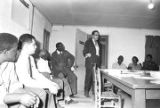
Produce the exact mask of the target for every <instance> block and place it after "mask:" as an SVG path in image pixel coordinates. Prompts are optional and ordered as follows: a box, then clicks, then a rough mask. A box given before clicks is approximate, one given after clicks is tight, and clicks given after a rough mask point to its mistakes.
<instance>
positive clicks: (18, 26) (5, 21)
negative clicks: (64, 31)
mask: <svg viewBox="0 0 160 108" xmlns="http://www.w3.org/2000/svg"><path fill="white" fill-rule="evenodd" d="M25 1H26V2H27V3H29V9H27V8H25V7H24V6H23V5H22V4H21V3H20V1H19V0H0V33H1V32H7V33H12V34H14V35H15V36H17V37H19V36H20V35H21V34H23V33H31V28H32V17H34V20H33V30H32V33H33V35H34V36H35V37H36V38H37V40H38V41H40V42H41V43H42V42H43V30H44V28H45V29H46V30H48V31H51V29H52V24H51V23H50V22H49V21H48V20H47V18H46V17H44V16H43V15H42V14H41V13H40V12H39V11H38V10H37V9H36V8H34V15H33V14H32V12H33V6H32V4H31V2H30V1H29V0H25ZM13 4H14V6H13ZM13 14H15V16H14V17H13ZM24 15H25V18H24V19H23V17H24ZM26 17H27V18H26ZM20 20H21V21H20Z"/></svg>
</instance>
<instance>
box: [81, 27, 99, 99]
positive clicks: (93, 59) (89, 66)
mask: <svg viewBox="0 0 160 108" xmlns="http://www.w3.org/2000/svg"><path fill="white" fill-rule="evenodd" d="M99 36H100V34H99V31H97V30H94V31H93V32H92V37H91V38H89V39H88V40H87V41H86V42H85V45H84V49H83V55H84V57H85V67H86V75H85V84H84V85H85V86H84V95H85V96H86V97H89V91H90V89H91V87H92V90H93V93H94V89H93V88H94V83H93V79H94V71H93V68H94V66H96V68H97V67H100V65H101V62H100V49H101V48H100V43H99Z"/></svg>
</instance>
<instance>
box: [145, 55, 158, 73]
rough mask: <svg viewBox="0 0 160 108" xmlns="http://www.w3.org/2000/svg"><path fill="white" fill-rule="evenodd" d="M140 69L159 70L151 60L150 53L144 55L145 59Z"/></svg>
mask: <svg viewBox="0 0 160 108" xmlns="http://www.w3.org/2000/svg"><path fill="white" fill-rule="evenodd" d="M142 70H153V71H156V70H159V67H158V65H157V64H156V63H155V62H154V61H153V60H152V55H151V54H148V55H146V58H145V61H144V62H143V66H142Z"/></svg>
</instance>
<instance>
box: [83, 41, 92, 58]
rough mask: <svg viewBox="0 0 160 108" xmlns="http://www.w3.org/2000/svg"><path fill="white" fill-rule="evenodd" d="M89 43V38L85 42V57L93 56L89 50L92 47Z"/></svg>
mask: <svg viewBox="0 0 160 108" xmlns="http://www.w3.org/2000/svg"><path fill="white" fill-rule="evenodd" d="M89 44H90V42H89V40H87V41H86V42H85V44H84V49H83V56H84V57H85V58H87V57H91V53H90V52H89V48H90V46H89Z"/></svg>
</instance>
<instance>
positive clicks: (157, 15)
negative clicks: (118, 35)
mask: <svg viewBox="0 0 160 108" xmlns="http://www.w3.org/2000/svg"><path fill="white" fill-rule="evenodd" d="M152 1H153V3H154V4H155V8H154V9H153V10H149V9H148V8H147V5H148V3H149V0H31V2H32V3H33V4H34V5H35V6H36V7H37V8H38V9H39V10H40V11H41V12H42V13H43V15H45V16H46V17H47V18H48V19H49V21H51V22H52V24H55V25H83V26H107V27H125V28H126V27H127V28H145V29H160V0H152Z"/></svg>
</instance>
